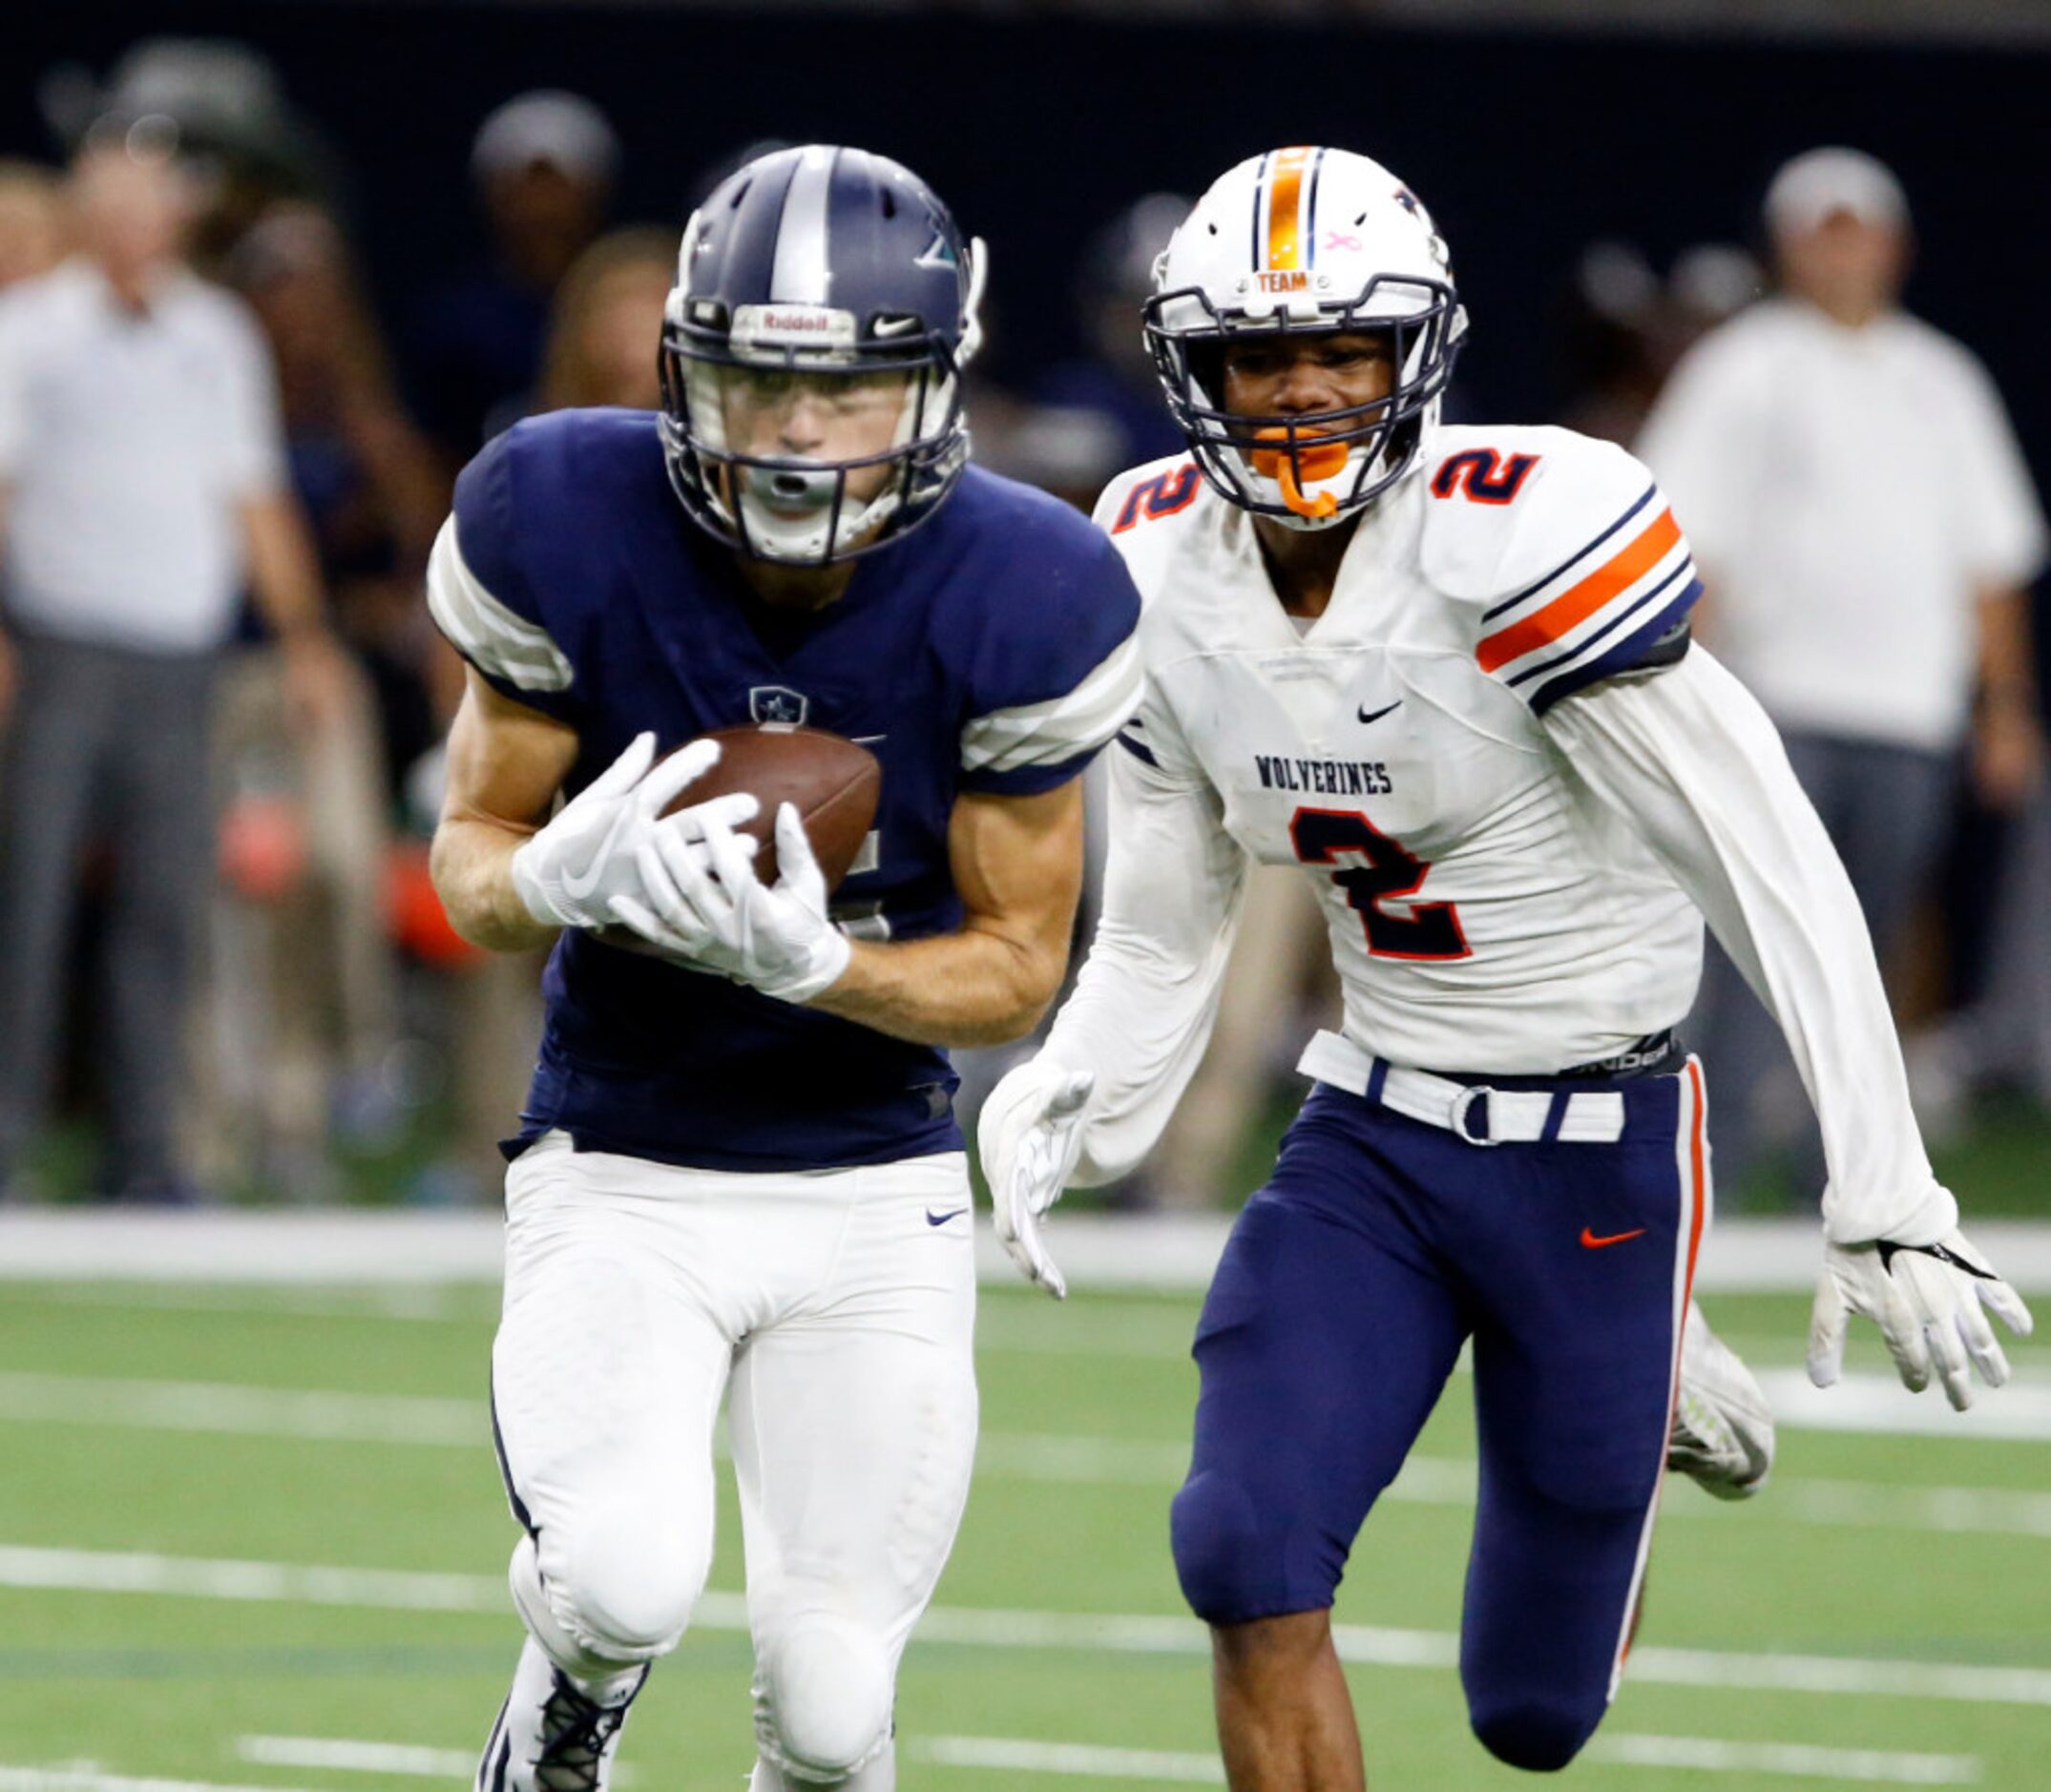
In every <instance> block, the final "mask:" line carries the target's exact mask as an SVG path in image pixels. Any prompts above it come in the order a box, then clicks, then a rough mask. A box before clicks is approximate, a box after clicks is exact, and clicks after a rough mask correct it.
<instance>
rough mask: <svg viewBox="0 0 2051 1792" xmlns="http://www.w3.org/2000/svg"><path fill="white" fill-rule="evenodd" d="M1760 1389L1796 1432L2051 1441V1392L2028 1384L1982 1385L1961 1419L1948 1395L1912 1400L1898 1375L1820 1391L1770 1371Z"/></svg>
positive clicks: (1855, 1378)
mask: <svg viewBox="0 0 2051 1792" xmlns="http://www.w3.org/2000/svg"><path fill="white" fill-rule="evenodd" d="M1759 1386H1761V1387H1762V1388H1764V1389H1765V1390H1766V1396H1767V1400H1768V1404H1769V1405H1770V1406H1771V1407H1772V1408H1773V1416H1774V1419H1775V1420H1776V1421H1777V1422H1778V1423H1779V1424H1780V1425H1782V1426H1784V1427H1787V1428H1788V1429H1789V1430H1801V1431H1868V1432H1879V1433H1882V1434H1884V1435H1886V1436H1890V1437H1956V1438H1978V1439H1981V1440H1991V1441H1998V1442H2003V1443H2025V1444H2041V1443H2044V1442H2046V1441H2047V1440H2051V1387H2044V1386H2034V1387H2033V1386H2029V1385H2028V1384H2027V1383H2018V1382H2011V1383H2010V1384H2009V1385H2008V1386H2006V1387H1999V1388H1994V1387H1983V1386H1980V1385H1979V1384H1978V1382H1977V1381H1976V1382H1975V1383H1974V1385H1973V1405H1972V1407H1971V1408H1970V1410H1968V1411H1965V1412H1954V1411H1953V1410H1952V1408H1951V1406H1950V1403H1949V1402H1947V1401H1946V1400H1945V1398H1944V1395H1943V1391H1942V1389H1940V1388H1937V1387H1935V1386H1932V1387H1927V1388H1925V1389H1924V1390H1923V1391H1922V1392H1921V1393H1919V1394H1912V1393H1911V1392H1910V1391H1909V1390H1908V1389H1907V1388H1906V1387H1904V1386H1902V1385H1901V1383H1900V1381H1899V1380H1897V1379H1896V1378H1895V1377H1894V1375H1892V1374H1868V1375H1847V1376H1846V1377H1845V1378H1844V1379H1843V1380H1842V1381H1840V1382H1839V1383H1838V1384H1837V1385H1836V1386H1834V1387H1815V1386H1810V1380H1809V1375H1808V1372H1807V1371H1806V1370H1804V1369H1762V1370H1760V1371H1759Z"/></svg>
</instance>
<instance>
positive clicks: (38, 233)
mask: <svg viewBox="0 0 2051 1792" xmlns="http://www.w3.org/2000/svg"><path fill="white" fill-rule="evenodd" d="M62 212H63V208H62V204H61V202H60V200H59V198H58V191H57V177H56V175H55V174H54V173H53V172H52V170H50V169H48V168H44V167H41V166H39V165H38V164H37V163H35V162H20V161H0V291H5V290H6V289H7V288H8V287H10V286H11V285H13V283H14V282H15V281H19V280H27V279H29V278H30V277H31V275H35V274H47V273H49V272H50V270H51V269H52V268H53V267H55V266H56V264H57V263H58V261H59V260H62V259H63V255H64V234H63V216H62Z"/></svg>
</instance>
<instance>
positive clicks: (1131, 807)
mask: <svg viewBox="0 0 2051 1792" xmlns="http://www.w3.org/2000/svg"><path fill="white" fill-rule="evenodd" d="M1110 836H1111V858H1110V863H1109V864H1108V865H1106V866H1105V870H1104V902H1103V911H1102V914H1101V916H1100V918H1099V921H1098V924H1097V936H1096V938H1095V939H1094V940H1093V941H1092V942H1091V945H1090V955H1089V958H1088V961H1087V962H1086V963H1085V964H1084V965H1083V967H1082V971H1081V974H1080V975H1079V976H1078V978H1077V981H1076V989H1075V993H1074V994H1072V995H1071V996H1070V997H1069V998H1068V1000H1067V1001H1066V1002H1065V1003H1063V1004H1062V1006H1061V1012H1060V1014H1059V1016H1058V1017H1057V1019H1056V1021H1055V1023H1054V1029H1053V1031H1052V1032H1051V1033H1050V1034H1049V1035H1048V1039H1047V1043H1046V1045H1045V1047H1044V1048H1043V1049H1042V1052H1041V1055H1042V1057H1044V1058H1046V1059H1049V1060H1051V1061H1052V1062H1054V1063H1057V1064H1061V1065H1064V1066H1066V1067H1068V1068H1069V1069H1072V1070H1088V1071H1094V1072H1095V1073H1096V1075H1097V1084H1096V1088H1095V1091H1094V1092H1093V1094H1092V1095H1091V1097H1090V1105H1089V1109H1088V1117H1087V1119H1086V1121H1085V1123H1084V1127H1083V1134H1082V1156H1081V1157H1080V1159H1079V1160H1078V1164H1077V1168H1076V1172H1075V1174H1074V1176H1073V1177H1071V1178H1070V1180H1071V1181H1072V1183H1074V1184H1075V1185H1076V1186H1078V1187H1084V1188H1087V1187H1092V1186H1095V1185H1096V1184H1099V1183H1102V1182H1110V1181H1115V1180H1116V1179H1117V1178H1118V1177H1121V1176H1123V1175H1125V1174H1126V1173H1127V1172H1128V1171H1129V1170H1131V1169H1133V1168H1134V1167H1135V1166H1136V1165H1137V1164H1138V1163H1139V1162H1140V1161H1141V1158H1143V1157H1144V1156H1146V1154H1147V1153H1148V1152H1149V1151H1151V1150H1152V1149H1153V1148H1154V1145H1155V1143H1156V1141H1157V1140H1158V1139H1159V1138H1160V1137H1161V1135H1162V1131H1163V1130H1164V1129H1165V1128H1166V1126H1167V1124H1168V1121H1169V1119H1170V1117H1171V1116H1172V1115H1174V1113H1175V1107H1176V1103H1177V1102H1178V1101H1180V1100H1181V1099H1182V1091H1183V1090H1184V1089H1186V1088H1187V1087H1188V1086H1189V1079H1190V1078H1191V1077H1192V1076H1193V1075H1195V1074H1196V1070H1197V1066H1198V1065H1199V1064H1200V1063H1201V1062H1202V1061H1203V1051H1204V1048H1205V1047H1206V1046H1207V1045H1208V1044H1209V1042H1210V1035H1211V1028H1212V1026H1213V1024H1214V1023H1215V1022H1216V1020H1217V1018H1218V997H1219V992H1220V990H1221V989H1222V988H1223V986H1224V971H1225V964H1226V961H1227V960H1228V959H1229V958H1230V957H1231V952H1232V941H1233V938H1234V936H1235V935H1236V933H1237V931H1238V927H1239V916H1240V911H1241V908H1242V906H1243V903H1244V897H1245V854H1244V853H1243V852H1242V851H1241V850H1240V848H1239V846H1238V844H1236V843H1235V842H1234V841H1233V840H1232V839H1231V837H1230V836H1229V835H1227V834H1226V833H1225V831H1224V826H1223V824H1222V823H1220V821H1219V819H1218V817H1217V814H1216V812H1215V807H1214V805H1213V803H1212V802H1210V801H1208V799H1207V797H1206V796H1205V795H1204V794H1203V793H1202V792H1199V791H1197V790H1193V789H1187V788H1176V787H1172V786H1171V784H1170V783H1169V781H1166V780H1164V779H1162V778H1160V777H1158V776H1156V775H1155V774H1152V773H1149V772H1146V771H1144V770H1143V769H1142V768H1141V767H1140V766H1139V765H1138V764H1136V763H1133V762H1131V761H1128V760H1127V759H1126V757H1125V756H1124V755H1122V754H1120V757H1119V759H1118V760H1117V761H1114V763H1113V767H1112V778H1111V826H1110Z"/></svg>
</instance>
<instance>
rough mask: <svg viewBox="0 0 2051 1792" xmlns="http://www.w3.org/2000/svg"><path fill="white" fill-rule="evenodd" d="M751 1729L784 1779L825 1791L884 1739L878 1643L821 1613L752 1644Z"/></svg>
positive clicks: (885, 1660) (885, 1709) (887, 1693)
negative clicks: (755, 1655)
mask: <svg viewBox="0 0 2051 1792" xmlns="http://www.w3.org/2000/svg"><path fill="white" fill-rule="evenodd" d="M759 1648H760V1652H761V1660H760V1663H759V1672H758V1675H757V1679H756V1717H755V1724H756V1731H757V1734H758V1738H759V1740H760V1742H761V1744H762V1748H763V1751H764V1754H765V1755H767V1756H769V1757H770V1759H772V1760H773V1761H775V1762H776V1764H777V1765H778V1766H779V1767H781V1768H782V1769H783V1770H784V1773H785V1776H786V1777H787V1778H790V1779H793V1780H805V1781H811V1782H826V1783H830V1782H833V1781H836V1780H843V1779H846V1778H847V1777H848V1775H849V1774H852V1773H854V1772H855V1771H856V1770H857V1769H859V1768H860V1767H862V1766H863V1765H864V1764H865V1763H866V1762H868V1761H869V1760H871V1759H872V1758H873V1757H874V1756H875V1755H876V1754H877V1753H878V1751H879V1750H881V1749H882V1748H883V1746H884V1745H885V1744H886V1743H887V1742H888V1741H889V1738H890V1703H891V1672H890V1662H889V1656H888V1655H887V1654H886V1652H885V1650H884V1647H883V1643H882V1640H881V1639H880V1638H879V1637H877V1636H874V1635H872V1634H871V1633H870V1632H869V1631H867V1630H865V1629H864V1628H863V1627H862V1626H860V1625H858V1624H854V1623H851V1622H849V1621H848V1619H846V1618H842V1617H837V1616H834V1615H830V1614H826V1613H811V1614H807V1615H804V1616H800V1617H797V1618H794V1619H792V1620H791V1621H789V1622H788V1623H787V1624H785V1625H784V1626H782V1627H781V1628H780V1629H779V1630H778V1632H777V1633H776V1634H775V1635H774V1636H764V1637H763V1638H761V1639H760V1643H759Z"/></svg>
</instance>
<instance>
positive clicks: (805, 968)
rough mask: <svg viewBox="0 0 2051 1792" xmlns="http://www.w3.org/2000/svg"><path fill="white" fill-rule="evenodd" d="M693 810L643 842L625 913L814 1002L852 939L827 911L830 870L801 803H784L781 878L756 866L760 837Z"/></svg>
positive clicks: (788, 997) (659, 937) (670, 945)
mask: <svg viewBox="0 0 2051 1792" xmlns="http://www.w3.org/2000/svg"><path fill="white" fill-rule="evenodd" d="M704 806H705V807H706V808H707V809H709V808H710V807H711V804H709V803H708V804H706V805H704ZM689 813H690V814H691V815H692V816H693V817H694V818H695V819H694V821H693V822H692V823H691V824H690V825H688V826H678V825H677V824H676V823H680V822H682V821H683V820H684V817H683V816H676V817H673V818H672V819H671V821H670V822H668V823H664V824H663V825H662V826H660V827H657V828H654V829H651V830H650V832H649V834H648V837H647V838H646V839H645V840H644V841H643V842H642V843H641V846H640V853H639V859H640V868H641V874H642V879H643V886H644V887H643V890H642V893H641V894H639V895H637V896H630V897H625V898H623V899H621V901H620V903H619V905H618V907H619V915H620V919H621V920H623V921H624V922H626V924H627V925H628V926H629V927H632V928H633V929H634V930H635V931H636V932H637V933H638V934H640V935H641V937H642V938H643V939H647V940H651V941H653V942H654V943H655V944H656V945H657V946H659V947H661V948H663V949H664V950H665V951H668V952H672V953H674V954H676V955H677V956H678V957H680V958H683V959H687V960H689V961H690V962H692V963H693V964H696V965H700V966H702V967H703V968H704V969H707V970H717V971H722V972H724V973H725V974H726V975H727V976H729V977H732V978H733V979H734V980H735V981H736V982H737V983H745V984H748V985H750V986H751V987H752V988H754V989H757V990H761V991H762V992H763V994H764V995H772V996H774V997H776V999H777V1000H778V1001H780V1002H801V1003H802V1002H809V1001H810V1000H811V999H812V998H813V997H814V996H815V995H818V994H820V993H821V992H822V991H824V990H827V989H829V988H831V987H832V985H834V984H835V983H838V982H839V981H840V977H841V973H842V972H843V971H844V970H846V969H848V959H849V958H850V957H852V956H853V953H854V948H853V947H852V946H851V945H850V944H849V943H848V936H847V935H846V934H845V933H843V932H842V931H841V930H840V929H839V928H838V927H835V926H834V925H833V923H832V922H831V921H829V920H828V919H827V880H826V876H825V874H824V873H823V872H822V871H821V870H820V869H819V861H818V860H817V859H816V858H814V857H813V855H812V843H811V842H810V841H809V840H807V839H806V834H805V823H804V822H803V821H802V820H801V819H800V818H799V815H798V811H797V810H796V809H795V808H794V807H793V806H792V805H791V804H790V803H787V802H786V803H785V804H784V805H783V806H782V807H781V808H779V809H778V810H777V812H776V857H777V865H778V873H777V880H776V884H775V886H774V887H771V886H769V885H766V884H764V882H763V881H762V879H761V878H760V877H758V876H757V875H756V872H755V866H754V864H753V860H754V857H755V854H756V853H757V852H758V851H759V850H760V847H759V846H758V844H757V843H756V842H754V841H753V840H749V839H746V838H745V837H743V836H742V835H739V834H736V833H735V832H734V830H733V828H732V826H731V825H730V824H729V823H727V822H726V820H725V819H724V818H723V817H721V816H715V815H700V814H699V813H698V812H697V811H690V812H689Z"/></svg>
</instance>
